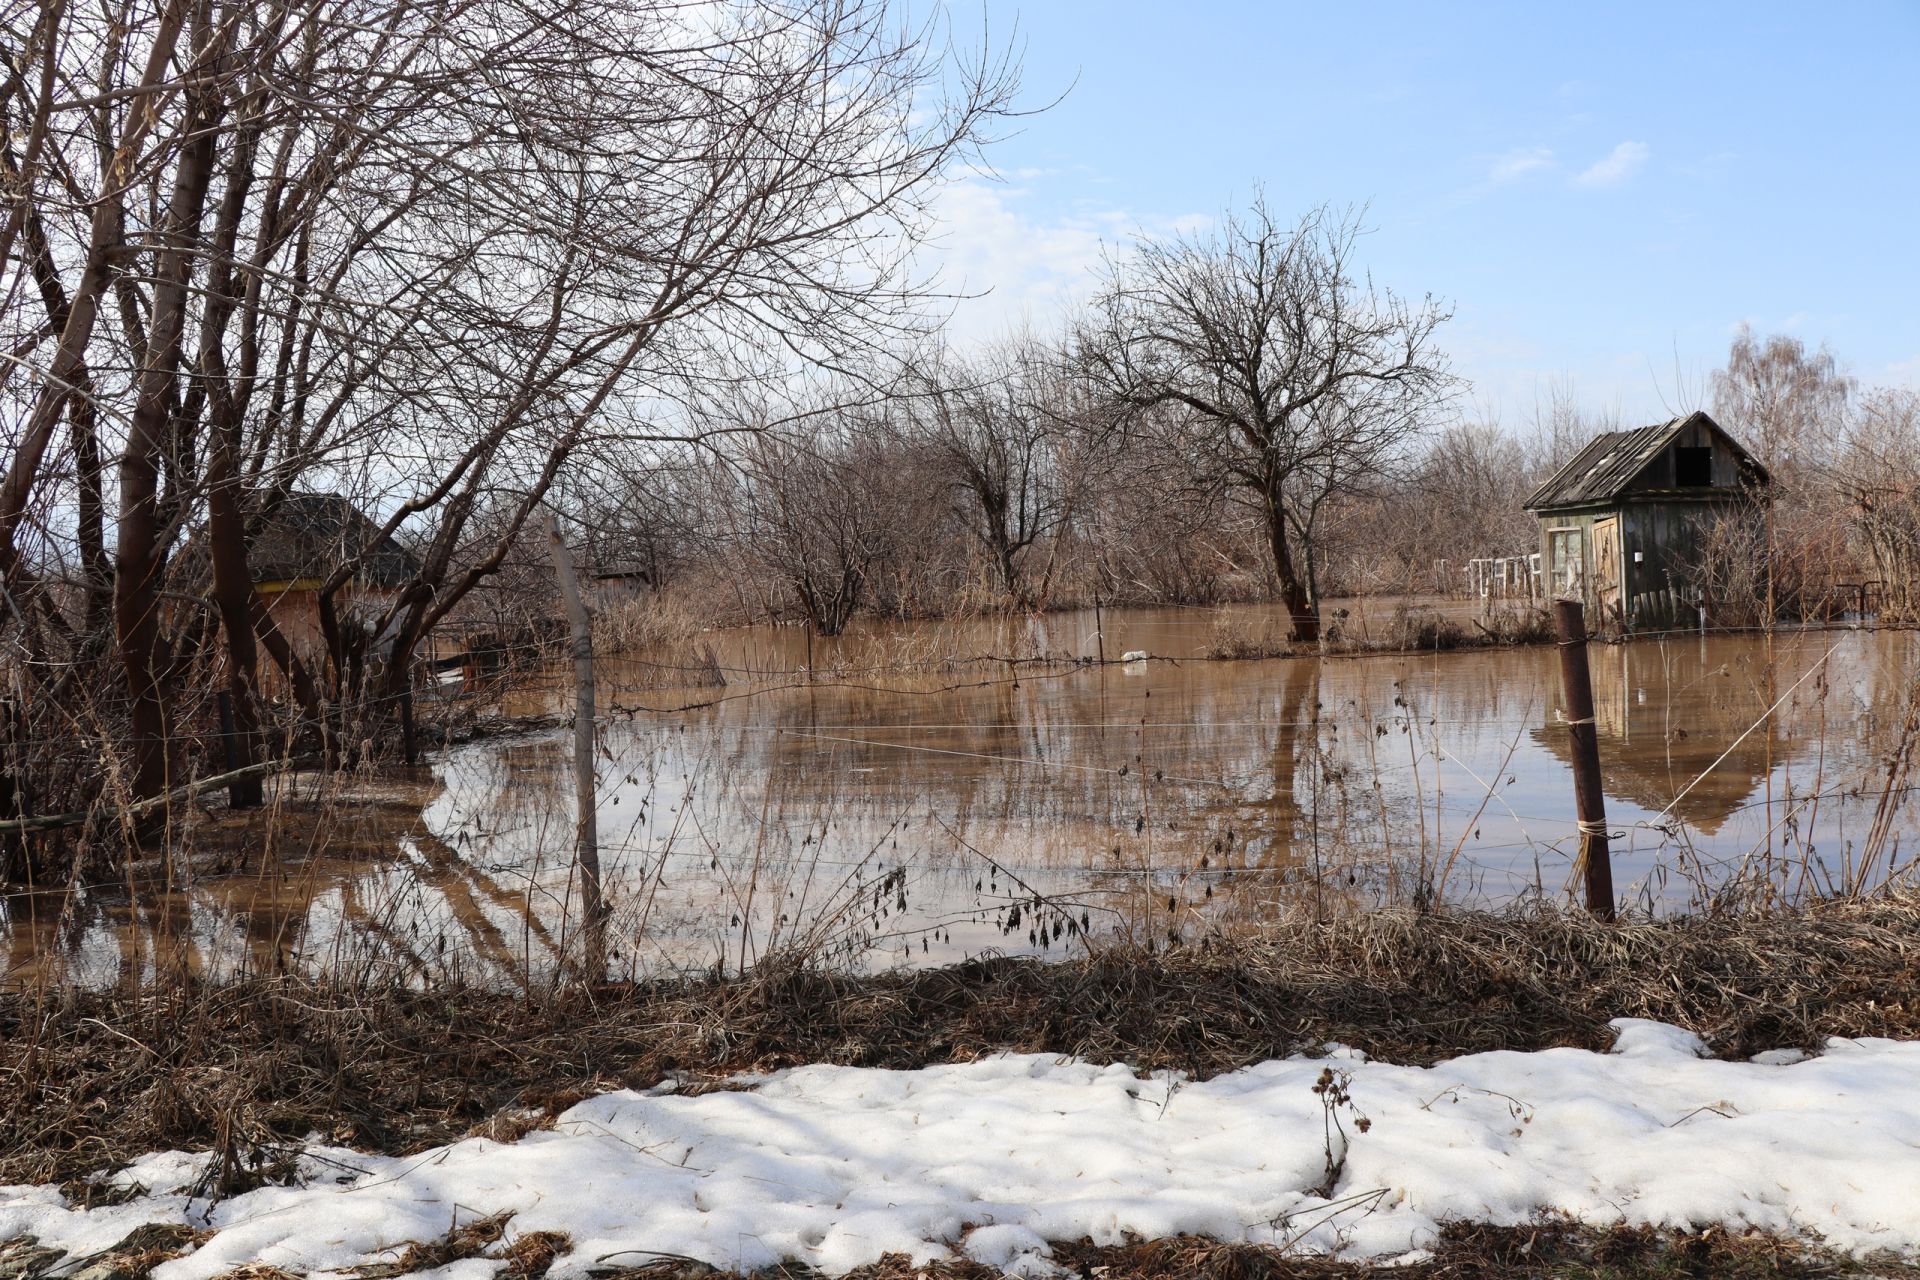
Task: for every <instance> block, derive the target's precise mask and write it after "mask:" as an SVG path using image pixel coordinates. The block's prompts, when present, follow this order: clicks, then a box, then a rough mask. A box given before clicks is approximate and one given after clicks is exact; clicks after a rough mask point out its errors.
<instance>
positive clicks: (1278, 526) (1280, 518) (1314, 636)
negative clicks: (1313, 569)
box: [1265, 494, 1320, 645]
mask: <svg viewBox="0 0 1920 1280" xmlns="http://www.w3.org/2000/svg"><path fill="white" fill-rule="evenodd" d="M1265 505H1266V517H1267V545H1268V547H1270V548H1271V549H1272V551H1273V569H1274V573H1275V574H1276V575H1277V576H1278V577H1279V579H1280V599H1281V601H1282V602H1284V603H1285V604H1286V606H1287V616H1288V617H1289V618H1290V619H1291V621H1292V623H1293V641H1294V643H1295V644H1312V645H1317V644H1319V643H1320V602H1319V601H1318V600H1316V599H1315V598H1314V596H1313V592H1312V591H1310V590H1308V588H1307V583H1306V581H1305V579H1303V578H1302V577H1301V576H1300V570H1299V568H1298V567H1297V566H1296V565H1295V564H1294V561H1293V548H1292V547H1291V546H1289V545H1288V544H1287V512H1286V508H1285V507H1283V506H1281V505H1280V499H1279V498H1277V497H1275V496H1273V495H1271V494H1270V495H1268V497H1267V501H1266V504H1265Z"/></svg>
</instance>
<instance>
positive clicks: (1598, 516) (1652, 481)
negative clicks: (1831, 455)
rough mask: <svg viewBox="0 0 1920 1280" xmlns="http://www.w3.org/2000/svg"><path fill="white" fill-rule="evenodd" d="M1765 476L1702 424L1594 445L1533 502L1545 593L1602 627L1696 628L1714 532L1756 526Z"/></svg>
mask: <svg viewBox="0 0 1920 1280" xmlns="http://www.w3.org/2000/svg"><path fill="white" fill-rule="evenodd" d="M1768 483H1769V480H1768V476H1767V472H1766V469H1765V468H1764V467H1762V466H1761V465H1760V464H1759V463H1758V462H1756V461H1754V459H1753V457H1752V455H1750V454H1749V453H1748V452H1747V451H1746V450H1745V449H1743V448H1741V447H1740V444H1739V442H1738V441H1736V440H1734V438H1733V437H1732V436H1730V435H1728V434H1727V433H1726V432H1725V431H1724V430H1722V429H1721V427H1720V424H1719V423H1717V422H1715V421H1714V420H1713V419H1712V418H1710V417H1708V416H1707V415H1706V414H1704V413H1691V414H1688V415H1687V416H1685V417H1683V418H1674V419H1672V420H1670V421H1667V422H1662V423H1659V424H1657V425H1655V426H1651V427H1640V428H1638V429H1636V430H1633V431H1609V432H1606V433H1604V434H1602V435H1599V436H1596V437H1595V438H1594V439H1593V440H1592V441H1591V442H1590V443H1588V445H1587V446H1586V447H1585V448H1584V449H1582V450H1581V451H1580V452H1579V453H1578V454H1576V455H1574V458H1573V461H1571V462H1569V463H1567V465H1566V466H1564V467H1562V468H1560V470H1559V471H1558V472H1556V473H1555V474H1554V476H1553V478H1552V479H1551V480H1548V481H1547V482H1546V483H1545V484H1543V485H1541V486H1540V487H1539V488H1538V489H1536V490H1535V491H1534V492H1533V496H1531V497H1530V498H1528V499H1527V504H1526V509H1527V510H1528V511H1530V512H1532V513H1533V514H1534V515H1535V516H1537V517H1538V518H1539V521H1540V554H1541V564H1542V566H1543V568H1544V570H1545V573H1546V579H1547V584H1546V585H1547V593H1548V594H1549V595H1550V596H1555V597H1568V596H1571V597H1574V598H1578V599H1581V600H1584V601H1585V602H1586V605H1587V612H1588V614H1589V616H1590V617H1591V618H1593V619H1594V621H1595V624H1596V626H1597V627H1612V628H1618V629H1620V630H1624V631H1634V630H1643V631H1644V630H1662V629H1666V628H1670V627H1675V626H1685V625H1691V624H1692V623H1694V622H1695V621H1696V620H1697V619H1698V618H1699V616H1700V609H1701V608H1702V607H1703V606H1704V607H1710V605H1711V602H1710V601H1705V600H1703V599H1702V598H1701V594H1700V591H1699V589H1698V587H1697V585H1696V584H1697V582H1698V570H1699V568H1700V565H1701V561H1702V558H1703V556H1704V553H1705V544H1706V533H1707V529H1708V527H1709V526H1710V525H1711V524H1713V523H1714V522H1715V521H1717V520H1720V519H1724V518H1727V517H1732V518H1736V519H1752V520H1759V519H1761V518H1762V515H1763V511H1764V505H1765V503H1766V501H1767V486H1768Z"/></svg>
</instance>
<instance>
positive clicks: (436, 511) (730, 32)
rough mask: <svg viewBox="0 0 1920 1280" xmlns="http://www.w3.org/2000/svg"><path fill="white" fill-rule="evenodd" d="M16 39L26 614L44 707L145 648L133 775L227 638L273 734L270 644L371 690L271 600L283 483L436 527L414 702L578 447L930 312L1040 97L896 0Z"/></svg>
mask: <svg viewBox="0 0 1920 1280" xmlns="http://www.w3.org/2000/svg"><path fill="white" fill-rule="evenodd" d="M30 12H31V13H33V14H34V15H35V16H33V17H32V18H31V19H30V20H29V19H26V18H25V16H24V15H26V14H28V13H30ZM16 19H20V20H16ZM4 30H5V31H6V33H7V34H6V36H5V38H4V40H0V113H4V122H3V123H4V142H3V143H0V161H3V165H0V169H3V172H0V178H3V179H4V183H3V184H0V185H3V189H4V196H5V214H4V217H5V221H4V224H0V251H4V256H5V258H6V260H7V261H8V263H9V266H10V267H11V265H12V263H13V262H15V261H18V262H20V263H22V264H23V266H24V267H25V268H26V270H23V271H20V272H14V271H11V270H9V272H8V273H7V276H6V281H5V285H4V296H3V297H0V340H3V341H4V342H5V345H6V350H7V352H8V364H7V365H6V367H5V369H4V370H0V396H4V397H5V411H4V412H3V413H0V421H5V422H8V423H11V424H17V429H16V430H15V431H14V436H13V439H12V440H11V441H10V442H9V444H10V448H9V449H8V451H7V455H6V462H5V474H4V476H0V585H4V587H5V590H6V593H7V598H8V601H9V603H10V605H11V606H12V607H10V608H8V609H6V610H4V611H0V628H17V629H18V630H19V631H20V633H21V637H22V643H23V644H24V645H25V646H26V647H27V649H28V650H29V651H30V652H31V653H32V655H33V657H34V661H33V664H32V665H31V667H30V671H31V673H32V674H33V677H34V679H36V680H37V681H38V682H39V684H38V686H37V693H38V695H39V696H40V698H41V700H42V701H43V702H44V703H45V704H46V705H48V706H57V705H59V703H60V701H61V697H62V696H64V694H66V693H70V692H71V691H72V690H73V689H74V688H76V687H81V686H86V687H98V684H99V682H98V680H97V679H95V677H96V676H99V675H102V674H104V673H105V671H106V670H107V669H108V668H109V667H111V668H113V669H116V670H117V673H118V683H119V685H120V688H121V693H120V696H119V698H118V700H117V701H116V703H115V705H114V706H113V707H112V708H111V712H112V716H111V718H112V720H113V722H114V723H115V724H117V725H119V726H121V727H120V729H119V730H118V731H117V732H118V733H119V735H120V741H118V742H116V743H114V744H112V745H114V746H116V747H124V748H125V749H126V750H127V752H128V755H129V766H130V767H129V773H130V776H131V779H132V784H131V790H132V792H133V794H134V795H136V796H139V797H153V796H158V795H160V794H162V793H163V792H164V791H165V790H166V788H167V786H168V782H169V772H170V770H171V769H172V767H173V762H172V760H171V758H170V755H169V750H170V747H169V744H171V743H175V742H176V741H177V739H178V734H177V733H176V725H175V723H174V721H175V719H176V718H177V717H175V716H174V714H173V707H172V705H171V704H172V703H173V702H174V701H175V700H176V696H177V690H178V689H179V688H180V686H181V683H182V681H184V680H187V679H189V678H193V677H194V673H196V672H197V673H200V674H201V675H203V676H204V674H205V673H206V672H208V671H209V670H211V669H213V668H214V666H215V665H216V655H217V665H218V666H219V667H221V668H223V669H224V670H225V671H226V673H227V675H226V679H227V680H228V681H229V683H230V686H231V689H232V692H233V694H234V696H235V700H236V703H237V704H238V705H239V707H240V710H241V712H242V719H243V722H245V725H246V727H248V728H251V727H252V726H254V725H255V724H257V721H258V714H257V709H256V701H257V696H258V692H259V680H258V666H259V662H260V657H259V654H260V652H261V651H262V650H264V651H265V652H266V654H267V655H268V658H269V659H270V660H271V661H272V662H273V663H274V664H275V665H276V666H278V667H279V668H280V669H281V671H282V672H283V674H284V675H285V676H286V678H287V682H288V684H289V685H290V686H291V688H292V689H293V690H294V691H295V693H296V694H297V696H298V701H299V703H300V704H301V705H302V707H303V708H304V709H305V713H306V718H307V720H308V722H309V724H310V725H311V726H312V727H314V728H316V729H319V730H320V731H321V732H322V733H323V735H324V733H325V727H326V724H327V719H326V717H327V715H330V714H331V711H330V710H329V708H330V707H332V706H334V705H336V704H338V703H339V702H341V701H342V700H347V701H351V700H353V699H356V698H358V697H360V696H362V691H361V690H360V689H359V688H358V687H357V676H350V674H349V673H348V672H346V671H344V670H341V669H340V665H341V664H339V663H337V662H331V661H329V662H323V663H322V664H321V666H322V667H323V668H324V669H314V668H313V667H312V666H311V664H309V663H308V662H306V661H303V660H302V658H301V657H300V655H299V654H297V653H296V652H294V651H293V649H292V648H291V647H290V646H289V644H288V643H287V641H286V639H285V637H284V636H282V635H280V634H279V633H278V631H277V629H276V626H275V623H274V620H273V618H272V616H271V615H270V613H269V612H268V611H267V610H266V609H265V608H264V607H263V606H262V604H261V602H260V600H259V599H258V598H257V596H256V593H255V592H254V590H253V583H252V576H253V575H252V572H251V566H250V563H249V558H248V557H249V553H248V547H249V543H250V540H251V539H252V538H253V537H254V536H255V535H257V534H258V532H259V531H260V530H261V529H262V528H263V527H265V526H266V525H267V524H268V522H270V521H271V520H272V519H273V518H274V515H275V512H276V511H277V510H278V509H279V507H280V506H281V505H282V504H283V503H284V502H285V501H286V499H287V497H288V495H290V494H292V493H294V492H296V491H298V490H300V489H311V488H321V489H331V490H334V491H336V492H344V493H348V494H351V495H352V496H354V497H355V498H356V499H357V500H358V501H359V502H360V504H361V505H362V506H363V507H364V508H365V509H366V510H368V511H370V512H372V513H373V514H374V515H375V518H376V519H377V521H378V523H379V525H380V532H381V533H383V534H399V535H404V536H407V537H409V538H410V539H412V540H413V541H414V543H415V545H416V546H417V548H418V551H419V557H418V558H419V565H420V567H419V571H418V573H417V574H416V575H415V578H414V580H413V581H412V582H411V583H410V584H408V585H407V587H406V588H405V589H404V590H402V591H400V592H399V593H397V597H396V601H395V603H394V604H393V606H392V607H391V608H390V609H389V611H388V615H387V616H386V617H383V618H380V619H376V620H374V624H373V625H374V626H375V627H376V628H377V629H378V630H379V631H380V632H381V633H382V634H384V635H385V636H387V637H388V638H389V639H390V641H391V643H390V644H389V645H388V646H387V656H388V661H387V663H386V669H385V671H384V674H382V675H381V676H380V680H379V688H378V689H377V691H375V697H376V699H379V698H391V697H393V696H397V695H398V694H399V693H401V692H403V691H404V690H405V688H406V687H407V685H408V682H409V681H410V679H411V678H412V676H411V655H412V654H413V651H414V649H415V647H416V645H417V644H418V642H419V639H420V637H421V636H423V635H424V634H425V633H426V632H427V631H428V630H429V629H430V628H431V627H432V626H433V625H434V623H435V622H437V621H438V620H439V619H441V618H442V617H444V616H446V615H447V613H448V612H449V611H450V610H452V609H454V608H456V607H457V606H458V604H459V602H460V601H461V599H462V598H463V597H464V596H465V595H466V594H467V593H468V592H470V591H471V590H473V589H474V587H475V586H476V585H477V584H478V583H480V582H481V581H483V580H484V579H485V578H486V577H487V576H488V575H489V574H491V573H492V572H494V571H495V570H496V569H497V568H498V567H499V566H500V565H501V564H502V562H503V561H504V559H505V558H506V556H507V555H508V554H509V551H510V549H511V548H512V547H513V546H514V545H515V543H516V540H517V539H518V538H519V535H520V533H521V530H522V529H523V527H524V526H525V524H526V521H527V519H528V517H529V515H530V514H531V513H532V512H533V511H534V510H535V509H536V508H537V507H538V506H539V504H540V503H541V502H542V501H543V500H544V499H545V498H546V496H547V494H548V493H549V491H550V490H551V489H552V488H553V486H554V485H555V484H556V483H558V482H560V481H561V480H562V478H563V477H564V476H566V475H567V474H568V471H569V468H570V466H571V465H572V463H573V461H574V460H575V459H576V457H578V456H580V455H581V454H582V453H583V451H591V450H598V451H610V450H613V449H615V448H616V447H620V446H624V445H630V444H636V443H637V444H640V445H644V444H645V443H647V442H657V441H659V440H662V439H671V438H684V437H689V436H694V437H697V436H698V435H699V434H700V431H701V428H700V427H699V426H698V425H697V424H695V425H689V421H690V420H689V418H688V416H687V415H686V413H685V412H684V411H683V409H682V406H683V405H684V404H686V403H687V402H688V400H689V399H690V398H691V395H692V392H691V391H690V388H693V387H697V386H698V385H699V384H700V383H701V382H702V381H704V380H708V379H714V378H741V377H752V376H758V375H763V374H765V373H767V372H769V371H774V370H778V369H781V368H783V367H791V366H793V365H794V364H796V363H800V362H805V361H808V360H836V359H839V358H841V357H844V356H845V355H846V354H848V353H849V352H854V351H859V350H862V349H865V348H866V347H867V346H869V345H871V343H872V342H873V341H874V337H873V335H874V334H875V333H876V331H878V332H880V333H883V334H885V333H891V332H893V331H895V330H897V329H899V328H901V327H903V326H905V325H906V324H908V323H909V322H911V321H913V320H914V319H916V317H917V313H918V311H919V308H918V306H917V305H916V300H917V299H918V298H920V297H921V296H923V294H924V289H925V282H924V281H923V280H921V279H920V278H919V277H917V276H915V275H914V274H912V272H911V269H910V268H911V261H912V251H913V249H914V247H915V245H916V243H917V241H918V238H919V234H920V231H921V229H922V228H923V226H924V225H925V202H926V200H927V198H928V197H929V195H930V193H931V191H932V189H933V186H934V184H935V183H936V182H937V180H938V179H939V178H940V176H941V174H942V173H943V172H945V171H946V170H947V169H948V168H949V167H950V166H951V165H952V164H953V163H954V162H955V161H956V160H958V159H961V158H963V157H965V156H967V155H968V154H969V153H970V152H971V151H972V150H973V149H974V148H975V147H977V145H978V144H980V143H981V142H982V141H983V140H984V138H985V131H986V130H987V129H988V128H989V127H990V124H991V122H992V121H993V120H994V119H995V118H996V117H997V116H998V115H999V114H1000V113H1002V112H1003V111H1004V110H1005V109H1006V107H1007V104H1008V102H1009V101H1010V96H1011V94H1012V93H1013V92H1014V89H1015V83H1014V81H1015V77H1014V73H1013V70H1012V68H1011V67H1010V66H1009V65H1008V64H1007V63H1006V62H1005V61H1003V60H1001V59H999V58H997V57H996V56H994V55H992V54H991V51H983V53H982V56H981V57H980V59H979V60H977V61H974V62H970V63H965V64H964V65H962V63H961V62H959V61H956V60H955V59H953V58H951V57H950V56H948V54H947V52H946V51H945V49H944V48H943V47H942V45H941V44H940V42H939V41H938V39H937V38H936V37H937V36H938V34H939V33H938V32H937V31H934V30H931V29H927V30H920V31H911V30H909V31H905V32H902V31H901V30H900V28H899V27H898V25H897V22H896V15H894V14H892V13H890V12H889V10H888V9H887V7H886V5H885V4H884V3H883V0H854V2H853V3H846V2H844V0H749V2H748V3H745V4H740V5H732V6H725V7H721V8H717V9H713V10H711V11H701V12H700V14H699V16H698V17H697V18H696V17H695V16H694V15H693V14H692V13H691V12H690V11H689V10H687V9H686V8H685V6H682V5H680V4H677V3H673V2H672V0H640V2H639V3H632V2H628V0H562V2H561V3H559V4H548V3H538V4H535V3H522V2H521V0H508V2H507V3H505V4H497V5H492V6H489V7H487V8H486V9H485V10H484V11H483V10H482V9H480V8H479V7H477V6H476V5H474V4H473V3H472V0H371V3H362V2H360V0H352V2H349V0H316V2H315V3H311V4H306V5H291V4H287V3H284V2H274V0H270V2H268V3H262V4H254V3H241V2H240V0H161V3H159V4H158V5H157V6H156V5H148V4H135V3H132V0H107V2H106V3H104V4H101V5H95V6H92V7H86V6H75V5H67V4H60V3H52V4H43V5H39V6H38V7H37V8H34V7H32V6H27V5H25V4H24V3H20V2H18V0H16V3H15V4H14V6H13V7H12V8H11V9H10V10H8V18H7V20H6V22H5V24H4ZM63 427H64V429H65V440H66V444H65V447H64V449H63V448H62V447H61V440H62V428H63ZM483 512H484V513H486V515H487V519H485V520H484V521H482V520H480V519H478V518H477V517H478V516H479V514H480V513H483ZM196 539H204V546H205V547H206V549H207V551H206V554H204V555H187V556H183V555H182V554H181V551H182V549H183V547H185V546H187V545H189V543H191V542H193V541H194V540H196ZM378 542H379V539H372V540H368V541H367V542H366V544H365V545H363V547H362V548H361V549H360V550H358V551H356V552H353V553H350V554H347V555H345V556H343V557H342V558H341V560H340V562H339V563H337V564H335V565H333V566H332V567H331V570H330V572H329V573H328V575H327V576H326V578H325V580H324V581H323V582H322V583H321V588H320V598H321V601H322V608H323V611H324V610H326V609H327V608H328V607H329V603H328V602H330V601H332V600H334V599H335V598H336V596H337V595H338V593H340V592H341V591H342V590H343V589H344V588H346V587H347V586H348V584H350V583H351V582H352V581H353V580H354V578H355V576H356V575H357V574H359V573H361V572H362V570H363V569H364V567H365V557H366V554H367V553H368V550H369V549H370V547H371V546H373V545H377V544H378ZM109 548H111V552H109ZM65 565H77V566H79V581H80V584H81V586H82V587H83V591H82V593H81V596H82V598H83V600H84V607H83V608H82V609H80V610H79V611H78V613H77V614H76V613H75V612H74V611H72V610H70V609H67V608H65V607H64V606H63V604H62V599H61V593H60V592H59V591H58V590H56V587H58V586H59V584H58V583H57V582H53V581H49V578H48V574H49V572H50V571H53V570H57V569H58V567H59V566H65ZM109 602H110V605H111V608H110V609H108V608H107V607H106V606H107V604H108V603H109ZM324 616H325V614H324V612H323V617H324ZM356 670H357V668H356ZM243 736H246V737H249V738H251V737H253V736H255V735H253V734H252V733H247V734H244V735H243Z"/></svg>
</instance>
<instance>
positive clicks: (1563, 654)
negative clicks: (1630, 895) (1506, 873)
mask: <svg viewBox="0 0 1920 1280" xmlns="http://www.w3.org/2000/svg"><path fill="white" fill-rule="evenodd" d="M1553 629H1554V633H1555V635H1556V636H1557V637H1558V638H1559V641H1560V684H1561V687H1562V689H1563V690H1564V692H1565V693H1566V698H1567V734H1568V737H1569V738H1570V739H1571V740H1572V744H1573V802H1574V808H1575V810H1576V812H1577V813H1578V815H1579V820H1580V865H1581V867H1582V868H1583V869H1584V871H1585V873H1586V887H1587V910H1588V911H1591V912H1592V913H1593V914H1594V916H1595V917H1596V918H1597V919H1600V920H1612V919H1613V855H1612V852H1611V851H1610V849H1609V848H1608V843H1607V797H1606V794H1605V793H1604V792H1603V791H1601V789H1600V735H1599V731H1598V729H1597V727H1596V726H1595V725H1594V722H1593V677H1592V675H1591V674H1590V673H1589V672H1588V670H1587V618H1586V608H1585V606H1584V605H1582V604H1581V603H1580V602H1579V601H1578V600H1555V601H1554V602H1553Z"/></svg>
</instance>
